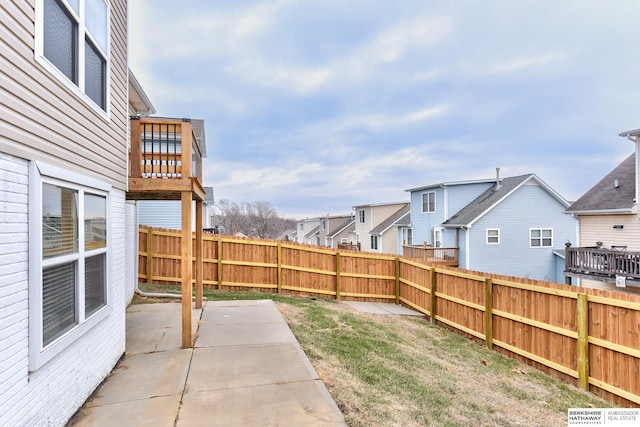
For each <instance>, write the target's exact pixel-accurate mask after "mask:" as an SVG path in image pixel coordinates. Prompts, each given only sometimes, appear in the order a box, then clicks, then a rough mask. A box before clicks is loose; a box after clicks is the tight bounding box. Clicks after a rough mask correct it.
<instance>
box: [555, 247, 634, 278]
mask: <svg viewBox="0 0 640 427" xmlns="http://www.w3.org/2000/svg"><path fill="white" fill-rule="evenodd" d="M565 272H566V273H569V274H577V275H583V276H593V277H594V279H595V280H603V279H610V281H614V280H615V277H616V276H624V277H626V278H627V279H631V280H640V252H630V251H626V250H619V249H618V250H613V249H604V248H598V247H593V248H588V247H587V248H580V247H578V248H572V247H570V246H568V247H567V248H566V251H565Z"/></svg>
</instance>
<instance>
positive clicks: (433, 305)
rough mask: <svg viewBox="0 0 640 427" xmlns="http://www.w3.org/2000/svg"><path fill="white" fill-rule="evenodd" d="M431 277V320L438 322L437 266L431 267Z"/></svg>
mask: <svg viewBox="0 0 640 427" xmlns="http://www.w3.org/2000/svg"><path fill="white" fill-rule="evenodd" d="M429 279H430V282H431V283H430V285H431V312H430V317H431V318H430V319H429V320H430V322H431V323H434V324H435V323H436V290H437V286H436V269H435V267H431V268H430V269H429Z"/></svg>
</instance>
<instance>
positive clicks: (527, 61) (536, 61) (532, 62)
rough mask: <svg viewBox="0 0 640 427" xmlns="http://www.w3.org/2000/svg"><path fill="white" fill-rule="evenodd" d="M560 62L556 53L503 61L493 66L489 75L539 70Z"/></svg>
mask: <svg viewBox="0 0 640 427" xmlns="http://www.w3.org/2000/svg"><path fill="white" fill-rule="evenodd" d="M557 60H558V55H557V54H555V53H545V54H540V55H532V56H525V57H519V58H513V59H508V60H505V61H501V62H499V63H497V64H494V65H493V66H491V67H490V68H489V70H488V72H489V74H507V73H513V72H517V71H522V70H527V69H532V68H533V69H537V68H542V67H545V66H547V65H549V64H551V63H553V62H556V61H557Z"/></svg>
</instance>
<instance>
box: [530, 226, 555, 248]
mask: <svg viewBox="0 0 640 427" xmlns="http://www.w3.org/2000/svg"><path fill="white" fill-rule="evenodd" d="M534 231H539V232H540V237H533V235H532V234H533V232H534ZM544 231H550V232H551V237H544V236H543V235H542V234H543V232H544ZM534 239H537V240H540V245H539V246H534V245H533V244H532V243H533V240H534ZM547 239H548V240H550V243H549V244H548V245H545V244H544V241H545V240H547ZM552 247H553V228H550V227H538V228H530V229H529V248H531V249H544V248H552Z"/></svg>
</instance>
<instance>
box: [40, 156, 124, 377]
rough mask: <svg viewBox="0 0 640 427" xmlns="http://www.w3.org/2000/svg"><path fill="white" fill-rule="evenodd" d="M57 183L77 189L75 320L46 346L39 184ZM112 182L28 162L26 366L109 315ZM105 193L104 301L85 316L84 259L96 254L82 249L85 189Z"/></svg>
mask: <svg viewBox="0 0 640 427" xmlns="http://www.w3.org/2000/svg"><path fill="white" fill-rule="evenodd" d="M45 183H46V184H54V185H60V186H63V187H65V188H70V189H74V190H78V191H79V198H78V200H79V206H78V239H79V241H78V255H77V256H75V257H76V258H77V260H78V261H77V262H78V267H77V281H76V312H77V319H76V322H77V324H76V325H75V326H74V327H73V328H72V329H70V330H69V331H67V332H65V333H63V334H62V335H61V336H59V337H58V338H56V339H55V340H54V341H53V342H51V343H50V344H48V345H47V346H46V347H45V346H43V343H42V341H43V339H42V334H43V331H42V329H43V328H42V321H43V318H42V317H43V316H42V271H43V264H44V262H43V256H42V246H43V243H42V212H43V206H42V204H43V203H42V186H43V184H45ZM111 189H112V187H111V185H109V184H107V183H104V182H102V181H98V180H96V179H92V178H89V177H86V176H83V175H80V174H77V173H73V172H69V171H67V170H64V169H61V168H58V167H55V166H51V165H48V164H44V163H41V162H36V161H32V162H31V163H30V165H29V370H30V371H35V370H37V369H39V368H40V367H42V366H43V365H44V364H45V363H47V362H48V361H49V360H51V359H52V358H53V357H55V356H56V355H58V354H60V353H61V352H63V351H64V350H65V349H67V348H68V347H69V346H70V345H71V344H72V343H73V342H75V341H76V340H78V339H79V338H81V337H82V336H83V335H85V334H86V333H87V332H88V331H89V330H90V329H91V328H93V327H94V326H95V325H97V324H98V323H100V322H102V321H103V320H104V319H106V318H107V317H109V315H110V314H111V313H112V311H113V296H112V291H111V270H112V268H111V258H112V251H113V243H112V241H113V240H112V238H111V221H112V212H111V194H110V192H111ZM85 191H86V192H87V193H89V194H97V195H101V196H105V197H106V209H107V211H106V214H107V222H106V228H107V246H106V251H105V252H104V254H105V257H106V260H105V269H106V272H105V289H104V292H105V305H104V306H102V307H100V308H99V309H97V310H96V311H95V312H93V313H92V314H91V315H90V316H89V317H88V318H87V317H85V312H84V310H85V305H84V304H85V299H84V291H85V289H84V263H83V261H84V260H85V259H87V258H88V257H90V256H93V255H95V253H94V251H86V252H87V253H86V254H85V249H84V221H83V218H84V212H83V205H84V201H83V198H84V197H82V196H83V195H84V192H85Z"/></svg>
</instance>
